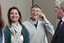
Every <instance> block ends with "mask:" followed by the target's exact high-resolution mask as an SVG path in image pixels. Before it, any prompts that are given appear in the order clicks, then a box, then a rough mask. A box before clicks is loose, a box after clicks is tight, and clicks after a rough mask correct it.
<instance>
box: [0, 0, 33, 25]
mask: <svg viewBox="0 0 64 43" xmlns="http://www.w3.org/2000/svg"><path fill="white" fill-rule="evenodd" d="M0 3H1V7H2V14H3V17H4V19H5V25H7V24H8V21H7V20H8V19H7V12H8V10H9V8H10V7H12V6H17V7H18V8H19V10H20V12H21V14H22V18H23V21H25V20H26V19H27V18H28V16H30V7H31V6H32V0H0Z"/></svg>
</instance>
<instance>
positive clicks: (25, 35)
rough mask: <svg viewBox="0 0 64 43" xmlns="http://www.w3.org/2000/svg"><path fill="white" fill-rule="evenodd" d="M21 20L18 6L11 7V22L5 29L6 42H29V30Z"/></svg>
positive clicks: (9, 17)
mask: <svg viewBox="0 0 64 43" xmlns="http://www.w3.org/2000/svg"><path fill="white" fill-rule="evenodd" d="M21 20H22V17H21V13H20V11H19V10H18V8H17V7H11V8H10V9H9V11H8V22H9V24H8V25H7V26H6V27H5V29H4V37H5V43H29V32H28V30H27V29H26V28H25V27H24V26H23V24H22V22H21Z"/></svg>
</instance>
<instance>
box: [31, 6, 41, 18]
mask: <svg viewBox="0 0 64 43" xmlns="http://www.w3.org/2000/svg"><path fill="white" fill-rule="evenodd" d="M40 12H41V9H40V8H36V7H34V8H32V9H31V17H32V18H33V19H37V18H38V17H39V13H40Z"/></svg>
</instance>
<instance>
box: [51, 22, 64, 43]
mask: <svg viewBox="0 0 64 43" xmlns="http://www.w3.org/2000/svg"><path fill="white" fill-rule="evenodd" d="M51 43H64V23H63V24H62V25H61V27H59V28H57V29H56V32H55V34H54V36H53V38H52V41H51Z"/></svg>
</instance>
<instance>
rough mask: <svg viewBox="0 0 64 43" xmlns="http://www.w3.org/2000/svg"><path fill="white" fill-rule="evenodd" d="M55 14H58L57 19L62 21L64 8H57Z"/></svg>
mask: <svg viewBox="0 0 64 43" xmlns="http://www.w3.org/2000/svg"><path fill="white" fill-rule="evenodd" d="M55 12H56V14H57V18H58V19H61V18H62V17H63V16H64V11H63V8H62V9H61V8H58V7H56V8H55Z"/></svg>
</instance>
